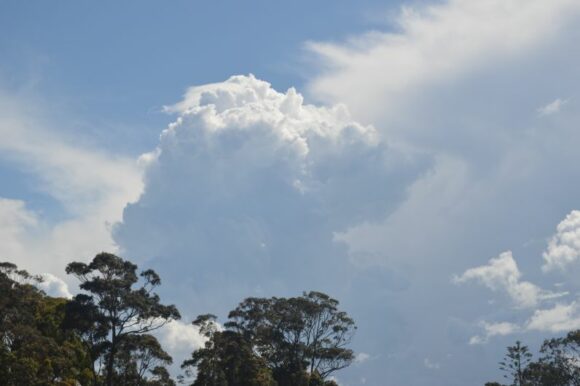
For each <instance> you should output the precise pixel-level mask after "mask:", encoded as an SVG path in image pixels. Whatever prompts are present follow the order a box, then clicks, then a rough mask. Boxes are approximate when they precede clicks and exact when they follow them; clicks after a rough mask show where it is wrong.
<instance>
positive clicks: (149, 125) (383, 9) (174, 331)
mask: <svg viewBox="0 0 580 386" xmlns="http://www.w3.org/2000/svg"><path fill="white" fill-rule="evenodd" d="M579 22H580V2H578V1H577V0H552V1H545V0H483V1H474V0H441V1H429V0H424V1H372V0H363V1H356V2H354V1H342V0H333V1H330V0H319V1H294V2H286V3H281V2H267V1H258V0H255V1H220V2H200V1H180V0H175V1H171V2H160V1H154V0H141V1H124V2H119V1H101V2H98V3H95V2H89V1H83V0H75V1H72V0H71V1H69V0H63V1H27V2H23V1H16V0H0V259H2V260H8V261H12V262H14V263H16V264H18V265H19V266H20V267H22V268H25V269H27V270H29V271H31V272H34V273H39V274H43V275H44V277H45V281H44V283H43V284H42V286H43V288H44V289H45V290H46V291H47V292H48V293H50V294H53V295H58V296H71V294H74V293H75V291H76V283H75V282H74V280H73V279H72V278H69V277H67V276H66V274H65V273H64V267H65V265H66V264H67V263H68V262H70V261H73V260H76V261H89V260H90V259H91V258H92V257H93V256H94V255H95V254H96V253H98V252H100V251H109V252H113V253H117V254H119V255H121V256H123V257H125V258H128V259H130V260H132V261H134V262H136V263H137V264H139V266H140V267H143V268H153V269H155V270H156V271H157V272H158V273H159V274H160V275H161V278H162V286H161V287H160V294H161V296H162V299H164V300H166V301H168V302H173V303H175V304H176V305H177V306H178V307H179V309H180V310H181V311H182V315H183V316H184V318H183V320H182V321H180V322H174V323H171V324H170V325H169V326H167V328H165V329H164V330H163V331H161V332H160V338H161V339H162V342H163V343H164V345H165V346H166V347H167V348H168V349H169V351H170V352H171V353H172V354H173V355H174V358H175V359H176V360H177V361H178V362H179V361H181V359H183V358H184V357H185V356H188V355H189V353H190V352H191V350H193V349H194V348H195V347H199V345H200V344H201V342H202V339H201V338H200V336H199V334H197V331H196V330H195V329H194V328H193V327H192V326H190V325H189V322H190V321H191V320H192V319H193V318H194V317H195V316H196V315H198V314H202V313H215V314H217V315H219V317H220V320H221V321H224V318H225V316H226V315H227V311H228V310H230V309H232V308H234V307H235V306H236V304H237V303H238V302H239V301H241V300H242V299H243V298H245V297H248V296H265V297H269V296H295V295H299V294H300V293H301V292H302V291H308V290H319V291H324V292H327V293H328V294H330V295H331V296H333V297H335V298H337V299H338V300H339V301H340V302H341V307H342V308H343V309H345V310H346V311H347V312H348V313H349V314H350V315H351V316H352V317H353V318H354V319H355V320H356V322H357V325H358V331H357V334H356V337H355V339H354V340H353V344H352V347H353V349H354V350H355V352H356V353H357V360H356V361H355V363H354V364H353V365H352V366H351V367H350V368H348V369H346V370H343V371H341V372H339V373H337V374H336V377H337V381H338V382H339V384H340V385H342V386H362V385H370V386H389V385H393V386H397V385H402V384H405V385H416V386H465V385H474V386H475V385H482V384H483V383H484V382H486V381H490V380H494V379H495V380H499V379H501V374H500V372H499V370H497V362H498V361H499V360H500V359H501V357H502V355H503V352H504V350H505V347H506V346H507V345H510V344H512V343H513V342H514V341H515V340H522V341H524V342H525V343H527V344H528V345H529V346H530V347H531V348H532V349H534V350H536V349H537V348H538V347H539V345H540V344H541V342H542V340H543V339H544V338H546V337H551V336H558V335H561V334H563V333H565V332H566V331H568V330H571V329H578V328H580V298H579V294H580V284H579V283H578V281H577V280H575V278H577V277H578V274H579V273H580V199H579V197H580V168H579V167H578V165H580V151H578V150H579V147H580V105H579V103H580V102H579V100H580V95H579V93H578V90H579V89H580V87H579V86H580V48H579V46H578V44H577V41H578V39H579V38H580V28H579V27H578V26H579V25H580V23H579Z"/></svg>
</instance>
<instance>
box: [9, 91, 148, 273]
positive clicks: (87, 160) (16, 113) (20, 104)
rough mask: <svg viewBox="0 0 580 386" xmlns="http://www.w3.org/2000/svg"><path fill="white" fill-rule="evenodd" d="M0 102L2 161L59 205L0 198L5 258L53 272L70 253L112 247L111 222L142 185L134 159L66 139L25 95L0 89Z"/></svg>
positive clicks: (86, 254)
mask: <svg viewBox="0 0 580 386" xmlns="http://www.w3.org/2000/svg"><path fill="white" fill-rule="evenodd" d="M0 106H1V107H0V136H2V141H0V162H3V163H5V164H8V165H10V167H11V168H13V169H15V170H18V171H19V172H20V173H22V174H23V175H25V176H26V178H27V181H31V183H30V186H34V192H33V193H34V194H35V195H36V196H41V197H43V198H47V197H48V198H49V199H50V200H52V201H54V202H55V204H54V206H55V207H58V210H56V211H55V212H58V213H59V214H58V215H56V216H55V215H51V214H47V213H44V212H38V211H33V210H31V209H29V203H28V202H26V200H25V199H18V200H14V199H11V200H6V199H5V200H3V201H1V202H0V212H2V214H3V216H1V217H2V220H0V227H2V229H3V232H2V236H0V237H1V238H2V243H1V244H0V255H1V256H2V258H3V259H9V260H10V261H12V262H14V263H16V264H18V265H19V266H21V267H22V268H26V269H28V270H30V271H33V272H35V273H38V272H47V273H52V274H56V275H57V276H58V275H60V274H62V272H63V271H64V266H65V265H66V263H68V262H70V261H72V260H88V259H90V258H92V257H93V256H94V255H95V254H96V253H98V252H100V251H102V250H108V251H113V252H114V251H115V250H116V245H115V243H114V241H113V240H112V237H111V229H110V228H111V225H112V224H113V223H115V222H117V221H119V220H120V219H121V215H122V210H123V208H124V207H125V205H126V204H127V202H130V201H133V200H135V199H137V197H138V196H139V194H140V192H141V188H142V182H141V171H140V170H139V167H138V165H137V163H136V162H135V160H133V159H131V158H130V157H124V156H118V155H112V154H109V153H108V152H106V151H104V150H100V149H94V148H90V147H87V146H86V145H81V144H79V142H80V141H78V140H77V141H74V140H72V139H70V138H69V137H68V136H66V135H65V134H63V133H62V132H60V131H59V130H57V129H55V128H54V127H53V126H52V125H53V124H54V123H53V124H51V123H50V122H47V121H41V120H40V119H39V116H42V113H39V111H38V110H37V109H38V106H37V105H35V106H34V107H35V108H34V109H33V108H31V107H30V103H29V101H27V100H26V99H23V97H22V96H18V95H11V94H6V93H4V92H2V90H0ZM25 196H27V197H29V196H33V195H30V194H29V195H26V193H25Z"/></svg>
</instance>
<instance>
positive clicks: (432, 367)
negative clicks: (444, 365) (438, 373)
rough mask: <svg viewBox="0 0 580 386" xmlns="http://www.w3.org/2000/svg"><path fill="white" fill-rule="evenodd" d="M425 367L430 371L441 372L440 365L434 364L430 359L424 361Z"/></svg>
mask: <svg viewBox="0 0 580 386" xmlns="http://www.w3.org/2000/svg"><path fill="white" fill-rule="evenodd" d="M423 365H424V366H425V367H426V368H428V369H429V370H439V369H440V368H441V365H440V364H439V363H436V362H432V361H431V360H430V359H429V358H425V359H424V360H423Z"/></svg>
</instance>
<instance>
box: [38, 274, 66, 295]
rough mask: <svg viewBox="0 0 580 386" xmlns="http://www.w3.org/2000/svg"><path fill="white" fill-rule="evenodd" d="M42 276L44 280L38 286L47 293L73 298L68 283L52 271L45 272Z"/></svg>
mask: <svg viewBox="0 0 580 386" xmlns="http://www.w3.org/2000/svg"><path fill="white" fill-rule="evenodd" d="M40 276H41V277H42V282H41V283H39V284H38V288H40V289H41V290H43V291H44V292H46V294H47V295H49V296H55V297H59V298H67V299H70V298H72V294H71V293H70V291H69V289H68V285H67V284H66V283H65V282H64V281H63V280H62V279H61V278H59V277H57V276H55V275H53V274H51V273H44V274H41V275H40Z"/></svg>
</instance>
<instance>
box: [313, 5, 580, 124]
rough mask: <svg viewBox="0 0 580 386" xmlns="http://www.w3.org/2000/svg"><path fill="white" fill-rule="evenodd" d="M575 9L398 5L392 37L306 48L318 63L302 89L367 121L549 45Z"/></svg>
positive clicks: (367, 36) (377, 36)
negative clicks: (419, 92)
mask: <svg viewBox="0 0 580 386" xmlns="http://www.w3.org/2000/svg"><path fill="white" fill-rule="evenodd" d="M579 10H580V6H579V5H578V2H576V1H574V0H556V1H551V2H549V3H547V2H545V1H543V0H532V1H529V0H517V1H510V2H509V3H505V2H504V1H501V0H492V1H483V2H481V1H480V2H474V1H471V0H450V1H445V2H440V3H438V4H427V5H425V6H421V7H407V6H405V7H403V8H402V11H401V13H400V14H399V16H398V18H397V19H396V20H395V22H394V26H393V30H395V32H376V31H373V32H369V33H367V34H365V35H362V36H358V37H356V38H353V39H351V41H349V42H348V43H346V44H344V43H343V44H335V43H320V42H312V43H310V44H309V45H308V48H309V49H310V50H311V51H313V52H314V53H316V54H317V55H319V57H320V58H321V59H322V61H323V63H324V64H323V70H322V74H321V75H320V76H318V77H317V78H315V79H314V80H313V81H312V82H311V84H310V90H311V92H312V93H313V94H314V95H316V96H318V97H319V98H321V99H323V100H325V101H333V102H335V101H343V102H346V103H347V104H348V105H349V106H351V107H352V108H353V110H354V111H355V112H356V113H357V114H358V113H359V112H361V113H362V112H364V115H365V116H367V117H369V116H376V115H377V114H380V113H383V112H384V111H385V110H387V111H389V112H392V111H396V109H397V104H398V103H397V102H398V101H397V100H398V99H400V97H401V96H402V95H406V94H408V93H409V91H411V90H414V89H420V88H421V87H422V86H424V85H426V84H434V83H439V82H449V81H453V80H456V79H457V78H460V77H462V76H464V75H466V74H469V73H470V72H473V71H474V70H477V69H480V68H482V67H485V66H486V65H489V64H490V63H493V62H497V61H508V60H510V59H511V58H513V57H517V56H518V55H522V54H525V53H526V52H529V50H531V49H534V48H536V47H538V46H540V45H542V44H545V43H546V42H549V41H550V40H551V39H553V38H555V37H556V36H558V33H559V32H561V31H562V29H563V26H565V25H566V24H567V22H569V21H570V20H573V17H574V16H575V15H577V13H578V11H579ZM556 20H557V21H558V22H555V21H556ZM377 101H380V103H377ZM381 109H382V110H381Z"/></svg>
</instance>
